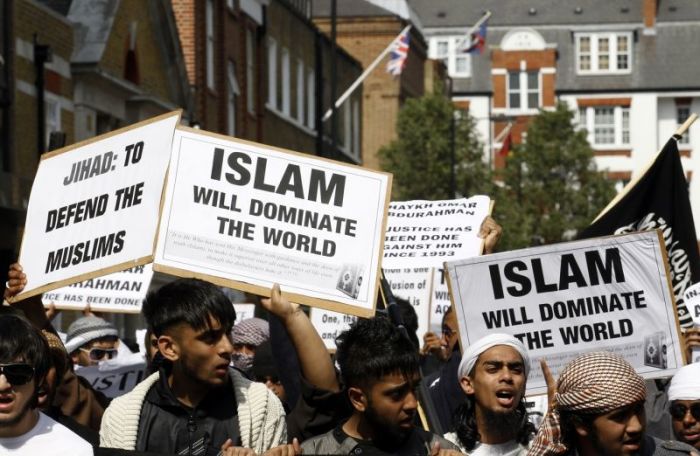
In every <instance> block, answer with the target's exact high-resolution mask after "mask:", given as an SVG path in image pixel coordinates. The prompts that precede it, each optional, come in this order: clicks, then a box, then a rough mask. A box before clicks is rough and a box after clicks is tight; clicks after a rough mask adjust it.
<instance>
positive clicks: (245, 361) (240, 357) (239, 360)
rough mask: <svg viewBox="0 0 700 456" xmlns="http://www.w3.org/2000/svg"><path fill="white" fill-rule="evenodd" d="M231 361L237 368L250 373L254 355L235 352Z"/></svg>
mask: <svg viewBox="0 0 700 456" xmlns="http://www.w3.org/2000/svg"><path fill="white" fill-rule="evenodd" d="M231 363H232V364H233V366H234V367H235V368H237V369H240V370H242V371H243V372H246V373H248V372H249V371H250V370H251V369H252V368H253V355H246V354H244V353H234V354H233V355H231Z"/></svg>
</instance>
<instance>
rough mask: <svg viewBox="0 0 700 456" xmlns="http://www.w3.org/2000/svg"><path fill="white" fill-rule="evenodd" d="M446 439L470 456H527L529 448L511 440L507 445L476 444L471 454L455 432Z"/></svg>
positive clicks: (449, 433) (446, 436)
mask: <svg viewBox="0 0 700 456" xmlns="http://www.w3.org/2000/svg"><path fill="white" fill-rule="evenodd" d="M444 437H445V439H446V440H448V441H450V442H452V443H454V444H455V445H457V446H458V447H459V449H460V450H461V451H462V452H463V453H466V454H468V455H469V456H525V455H527V448H526V447H524V446H523V445H520V444H519V443H518V442H516V441H515V440H511V441H509V442H506V443H496V444H490V443H481V442H476V446H475V447H474V449H473V450H472V451H471V452H467V451H465V449H464V447H462V443H461V442H460V441H459V438H457V434H456V433H455V432H448V433H447V434H445V435H444Z"/></svg>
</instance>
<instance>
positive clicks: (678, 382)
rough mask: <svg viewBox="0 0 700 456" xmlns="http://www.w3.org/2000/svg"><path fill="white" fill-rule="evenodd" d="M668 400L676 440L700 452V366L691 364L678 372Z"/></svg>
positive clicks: (672, 382)
mask: <svg viewBox="0 0 700 456" xmlns="http://www.w3.org/2000/svg"><path fill="white" fill-rule="evenodd" d="M668 400H669V401H670V402H671V406H670V408H669V412H670V413H671V425H672V427H673V434H674V435H675V437H676V440H679V441H681V442H683V443H687V444H688V445H691V446H693V447H695V448H697V449H698V450H700V364H697V363H694V364H689V365H687V366H684V367H682V368H680V369H679V370H678V372H676V375H674V376H673V379H672V380H671V385H670V386H669V388H668Z"/></svg>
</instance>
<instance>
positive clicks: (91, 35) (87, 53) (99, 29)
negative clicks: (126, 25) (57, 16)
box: [68, 0, 119, 63]
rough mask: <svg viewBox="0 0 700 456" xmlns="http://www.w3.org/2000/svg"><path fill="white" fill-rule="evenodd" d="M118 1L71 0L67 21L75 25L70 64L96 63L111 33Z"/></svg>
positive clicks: (100, 57)
mask: <svg viewBox="0 0 700 456" xmlns="http://www.w3.org/2000/svg"><path fill="white" fill-rule="evenodd" d="M118 7H119V0H73V3H72V4H71V6H70V10H69V11H68V19H69V20H70V21H71V22H73V23H74V24H75V46H74V50H73V57H72V58H71V62H72V63H97V62H99V61H100V60H101V59H102V53H103V52H104V50H105V46H106V45H107V40H108V39H109V35H110V33H111V31H112V24H113V23H114V16H115V14H116V11H117V8H118Z"/></svg>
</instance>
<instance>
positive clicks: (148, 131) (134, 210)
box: [16, 111, 180, 300]
mask: <svg viewBox="0 0 700 456" xmlns="http://www.w3.org/2000/svg"><path fill="white" fill-rule="evenodd" d="M179 120H180V112H179V111H178V112H174V113H169V114H165V115H163V116H159V117H156V118H154V119H151V120H148V121H145V122H141V123H138V124H135V125H133V126H131V127H128V128H124V129H121V130H117V131H115V132H111V133H108V134H106V135H102V136H99V137H97V138H94V139H92V140H89V141H86V142H83V143H79V144H76V145H74V146H69V147H66V148H64V149H60V150H57V151H54V152H50V153H47V154H44V155H43V156H42V159H41V162H40V163H39V169H38V170H37V173H36V176H35V178H34V184H33V186H32V193H31V196H30V199H29V207H28V209H27V219H26V222H25V225H24V226H25V228H24V237H23V239H22V249H21V253H20V256H19V262H20V264H21V265H22V267H23V268H24V272H25V273H26V274H27V285H26V287H25V289H24V290H25V291H24V292H23V293H21V294H20V295H19V296H17V297H16V299H18V300H19V299H23V298H25V297H29V296H33V295H36V294H39V293H41V292H44V291H48V290H52V289H55V288H59V287H61V286H64V285H68V284H70V283H75V282H79V281H81V280H85V279H88V278H91V277H98V276H102V275H105V274H108V273H111V272H116V271H121V270H124V269H127V268H129V267H133V266H136V265H139V264H145V263H149V262H150V261H151V260H152V257H153V244H154V239H155V234H156V228H157V225H158V212H159V208H160V202H161V196H162V193H163V182H164V179H165V172H166V169H167V166H168V160H169V157H170V150H171V142H172V136H173V135H172V133H173V131H174V129H175V125H176V124H177V123H178V121H179Z"/></svg>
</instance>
